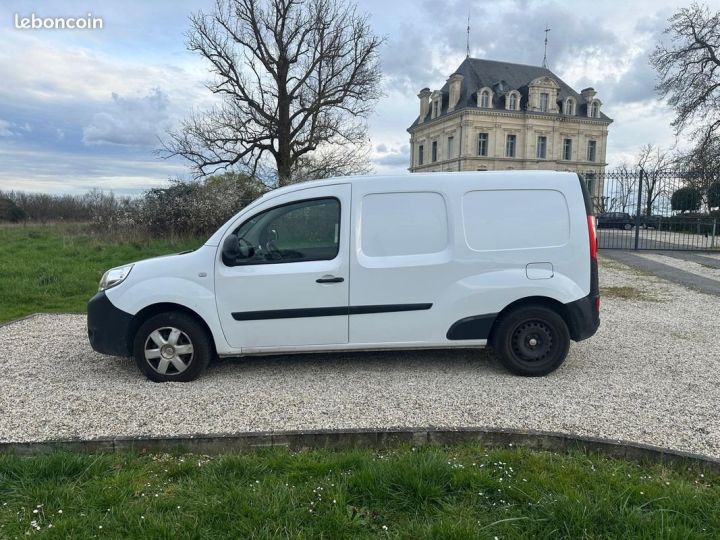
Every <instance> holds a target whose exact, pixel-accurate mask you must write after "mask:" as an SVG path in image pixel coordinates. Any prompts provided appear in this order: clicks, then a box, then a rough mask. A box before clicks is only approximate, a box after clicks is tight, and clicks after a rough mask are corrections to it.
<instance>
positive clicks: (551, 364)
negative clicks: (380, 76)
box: [88, 171, 599, 381]
mask: <svg viewBox="0 0 720 540" xmlns="http://www.w3.org/2000/svg"><path fill="white" fill-rule="evenodd" d="M598 326H599V296H598V275H597V241H596V236H595V223H594V219H593V218H592V216H591V207H590V199H589V195H588V192H587V189H586V188H585V183H584V181H583V180H582V179H581V178H580V177H579V176H578V175H577V174H574V173H563V172H547V171H503V172H466V173H460V172H452V173H428V174H413V175H405V176H373V177H358V178H335V179H330V180H322V181H316V182H307V183H303V184H296V185H292V186H288V187H284V188H281V189H276V190H274V191H271V192H269V193H267V194H265V195H264V196H262V197H261V198H260V199H258V200H256V201H255V202H253V203H252V204H250V205H249V206H248V207H246V208H244V209H243V210H242V211H241V212H240V213H238V214H237V215H236V216H235V217H233V218H232V219H231V220H230V221H228V222H227V223H226V224H225V225H223V226H222V227H221V228H220V229H219V230H218V231H217V232H216V233H215V234H213V235H212V237H211V238H210V239H209V240H208V241H207V242H206V243H205V245H203V246H202V247H201V248H199V249H197V250H195V251H192V252H188V253H180V254H178V255H171V256H167V257H158V258H155V259H149V260H145V261H141V262H137V263H134V264H128V265H126V266H122V267H119V268H114V269H112V270H109V271H108V272H107V273H106V274H105V275H104V276H103V278H102V281H101V283H100V292H98V294H97V295H96V296H95V297H93V299H92V300H90V302H89V305H88V334H89V338H90V343H91V345H92V347H93V348H94V349H95V350H96V351H98V352H101V353H105V354H112V355H116V356H133V357H134V358H135V361H136V362H137V365H138V367H139V368H140V369H141V370H142V371H143V372H144V373H145V375H146V376H147V377H148V378H150V379H152V380H153V381H190V380H193V379H195V378H196V377H197V376H198V375H200V374H201V373H202V372H203V370H204V369H205V368H206V366H207V365H208V362H209V361H210V359H211V358H212V357H214V356H245V355H265V354H285V353H299V352H320V351H348V350H370V349H376V350H377V349H427V348H443V349H444V348H451V347H485V346H486V345H491V346H492V347H493V348H494V349H495V351H496V353H497V355H498V357H499V358H500V361H501V362H502V364H503V365H504V366H505V367H506V368H507V369H509V370H510V371H511V372H513V373H516V374H520V375H530V376H537V375H544V374H547V373H549V372H551V371H553V370H554V369H556V368H557V367H558V366H559V365H560V364H561V363H562V362H563V361H564V359H565V357H566V355H567V352H568V347H569V342H570V340H571V339H572V340H575V341H579V340H582V339H585V338H588V337H590V336H592V335H593V334H594V333H595V332H596V330H597V328H598Z"/></svg>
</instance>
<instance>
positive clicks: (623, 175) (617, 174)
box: [607, 162, 639, 212]
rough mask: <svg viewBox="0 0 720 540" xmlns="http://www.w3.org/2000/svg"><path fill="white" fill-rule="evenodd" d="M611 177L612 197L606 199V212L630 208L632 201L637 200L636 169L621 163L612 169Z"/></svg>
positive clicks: (626, 210) (622, 210)
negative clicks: (612, 184)
mask: <svg viewBox="0 0 720 540" xmlns="http://www.w3.org/2000/svg"><path fill="white" fill-rule="evenodd" d="M611 174H612V178H613V179H614V180H615V189H614V193H613V195H614V196H613V197H612V198H609V200H608V208H607V211H608V212H628V211H630V210H632V205H633V202H634V201H636V200H637V187H638V181H639V179H638V175H637V174H636V171H635V170H634V169H633V170H631V167H630V166H628V164H627V163H625V162H623V163H621V164H620V165H619V166H618V167H617V168H616V169H615V170H613V172H612V173H611Z"/></svg>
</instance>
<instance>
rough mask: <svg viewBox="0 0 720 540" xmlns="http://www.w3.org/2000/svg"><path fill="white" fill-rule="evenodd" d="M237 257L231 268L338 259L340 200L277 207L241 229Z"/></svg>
mask: <svg viewBox="0 0 720 540" xmlns="http://www.w3.org/2000/svg"><path fill="white" fill-rule="evenodd" d="M233 235H234V236H235V237H236V238H237V241H238V249H237V250H236V251H237V252H236V255H235V256H229V255H228V254H226V253H223V262H224V263H225V265H227V266H241V265H251V264H276V263H290V262H302V261H325V260H332V259H334V258H335V257H336V256H337V254H338V251H339V247H340V201H339V200H338V199H336V198H332V197H328V198H322V199H309V200H305V201H299V202H293V203H289V204H284V205H281V206H276V207H275V208H271V209H269V210H265V211H264V212H261V213H259V214H257V215H255V216H253V217H252V218H250V219H249V220H247V221H245V222H244V223H243V224H242V225H240V227H238V228H237V229H236V230H235V231H234V233H233Z"/></svg>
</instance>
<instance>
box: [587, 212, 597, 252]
mask: <svg viewBox="0 0 720 540" xmlns="http://www.w3.org/2000/svg"><path fill="white" fill-rule="evenodd" d="M587 223H588V236H589V237H590V259H592V260H593V261H597V256H598V238H597V231H596V230H595V217H594V216H592V215H589V216H588V217H587Z"/></svg>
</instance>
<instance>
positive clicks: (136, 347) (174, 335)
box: [133, 311, 212, 382]
mask: <svg viewBox="0 0 720 540" xmlns="http://www.w3.org/2000/svg"><path fill="white" fill-rule="evenodd" d="M211 354H212V347H211V345H210V338H209V336H208V335H207V332H206V331H205V329H204V328H203V327H202V325H201V324H200V323H198V322H197V321H196V320H195V319H194V318H193V317H191V316H189V315H187V314H185V313H181V312H177V311H171V312H167V313H160V314H158V315H155V316H154V317H150V318H149V319H148V320H147V321H145V322H144V323H143V324H142V325H141V326H140V328H138V331H137V333H136V334H135V340H134V342H133V356H134V358H135V363H136V364H137V366H138V368H140V371H142V372H143V373H144V374H145V376H146V377H147V378H148V379H150V380H151V381H154V382H172V381H176V382H187V381H192V380H195V379H197V378H198V377H199V376H200V374H201V373H202V372H203V371H205V368H206V367H207V365H208V363H209V362H210V356H211Z"/></svg>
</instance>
